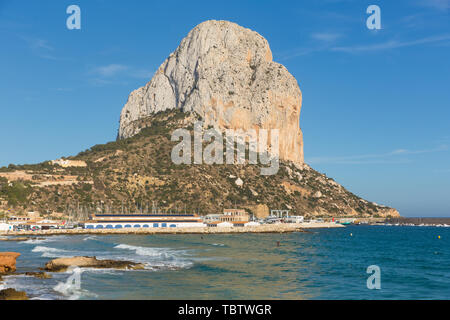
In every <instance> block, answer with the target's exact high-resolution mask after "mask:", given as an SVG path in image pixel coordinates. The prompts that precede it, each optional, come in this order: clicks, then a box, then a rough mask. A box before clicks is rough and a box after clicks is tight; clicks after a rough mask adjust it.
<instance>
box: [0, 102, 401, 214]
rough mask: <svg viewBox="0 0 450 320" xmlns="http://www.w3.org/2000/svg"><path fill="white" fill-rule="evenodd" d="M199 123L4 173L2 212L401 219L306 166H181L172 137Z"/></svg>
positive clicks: (145, 122) (158, 127)
mask: <svg viewBox="0 0 450 320" xmlns="http://www.w3.org/2000/svg"><path fill="white" fill-rule="evenodd" d="M197 118H198V116H197V115H196V114H195V113H184V112H182V111H177V110H171V111H163V112H159V113H157V114H154V115H152V116H149V117H147V118H145V119H142V120H141V122H142V124H141V125H142V128H143V129H142V130H141V131H140V133H139V134H137V135H135V136H133V137H131V138H127V139H123V140H118V141H115V142H110V143H107V144H103V145H96V146H93V147H92V148H90V149H89V150H86V151H83V152H81V153H79V154H78V155H76V156H71V157H67V158H65V159H64V160H67V161H59V162H50V161H49V162H43V163H40V164H36V165H23V166H15V165H10V166H9V167H7V168H6V167H4V168H0V199H1V200H2V205H1V208H2V209H8V208H15V211H20V210H23V211H33V210H35V211H39V212H41V213H52V212H68V211H71V210H74V209H75V208H77V210H79V211H80V210H81V211H83V212H86V213H87V212H93V211H94V210H103V211H115V212H122V210H125V212H126V211H128V210H129V211H143V212H147V211H151V210H152V208H153V207H154V206H158V207H159V210H161V211H162V210H167V211H169V212H170V211H172V212H176V211H179V212H184V211H185V210H186V211H188V212H198V213H200V214H210V213H221V212H222V210H223V209H224V208H227V207H242V208H247V209H248V210H250V211H252V212H254V213H256V212H257V211H260V212H261V211H267V210H269V208H270V209H289V210H291V214H295V215H304V216H306V217H309V216H315V217H339V216H364V217H384V216H389V215H392V216H397V215H398V212H397V211H396V210H395V209H391V208H388V207H384V206H380V205H377V204H375V203H372V202H368V201H365V200H363V199H361V198H359V197H357V196H356V195H354V194H352V193H351V192H349V191H348V190H346V189H345V188H344V187H342V186H341V185H339V184H338V183H336V182H335V181H334V180H333V179H331V178H328V177H327V176H325V175H323V174H321V173H319V172H317V171H315V170H314V169H312V168H311V167H309V166H308V165H306V164H303V165H298V164H294V163H292V162H289V161H281V162H280V169H279V171H278V173H277V174H276V175H272V176H262V175H260V167H259V165H249V164H244V165H206V164H203V165H175V164H174V163H173V162H172V160H171V151H172V148H173V146H175V145H176V144H177V142H171V141H170V138H171V134H172V132H173V131H174V130H175V129H176V128H180V127H184V128H189V129H192V123H193V120H195V119H197ZM72 165H74V166H72ZM239 179H240V180H242V184H241V183H240V182H241V181H240V180H239ZM80 208H81V209H80Z"/></svg>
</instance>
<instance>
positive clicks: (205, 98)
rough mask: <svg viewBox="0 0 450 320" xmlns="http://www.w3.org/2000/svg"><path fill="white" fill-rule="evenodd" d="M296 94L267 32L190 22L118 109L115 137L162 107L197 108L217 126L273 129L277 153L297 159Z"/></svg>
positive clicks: (137, 128) (298, 95) (131, 133)
mask: <svg viewBox="0 0 450 320" xmlns="http://www.w3.org/2000/svg"><path fill="white" fill-rule="evenodd" d="M301 105H302V93H301V91H300V88H299V86H298V83H297V81H296V80H295V78H294V77H293V76H292V75H291V74H290V73H289V72H288V71H287V69H286V68H285V67H284V66H283V65H281V64H278V63H276V62H273V61H272V52H271V50H270V47H269V44H268V42H267V40H266V39H264V38H263V37H262V36H261V35H259V34H258V33H257V32H255V31H252V30H250V29H246V28H243V27H241V26H239V25H237V24H235V23H232V22H228V21H215V20H210V21H206V22H203V23H201V24H199V25H198V26H196V27H195V28H194V29H193V30H191V31H190V32H189V34H188V35H187V36H186V37H185V38H184V39H183V40H182V41H181V44H180V45H179V47H178V48H177V49H176V50H175V52H173V53H172V54H170V56H169V57H168V58H167V59H166V61H164V63H163V64H162V65H161V66H160V67H159V69H158V71H157V72H156V74H155V75H154V77H153V78H152V79H151V81H150V82H149V83H147V84H146V85H145V86H144V87H142V88H139V89H137V90H135V91H133V92H132V93H131V94H130V96H129V98H128V102H127V103H126V105H125V106H124V108H123V110H122V113H121V116H120V127H119V133H118V139H124V138H128V137H131V136H134V135H136V134H137V133H138V132H139V131H140V130H141V129H142V126H141V125H140V123H141V122H140V121H139V120H142V119H144V118H146V117H148V116H150V115H152V114H155V113H157V112H160V111H164V110H168V109H181V110H183V111H184V112H195V113H197V114H198V115H199V116H201V117H202V119H203V120H204V125H205V126H210V125H212V126H214V127H216V128H218V129H222V130H223V129H242V130H250V129H256V130H258V129H278V130H279V133H280V134H279V145H280V153H279V154H280V159H282V160H289V161H292V162H294V163H297V164H302V163H303V137H302V132H301V130H300V127H299V119H300V110H301Z"/></svg>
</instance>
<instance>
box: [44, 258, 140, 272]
mask: <svg viewBox="0 0 450 320" xmlns="http://www.w3.org/2000/svg"><path fill="white" fill-rule="evenodd" d="M70 267H80V268H97V269H130V270H140V269H144V265H143V264H142V263H136V262H131V261H116V260H98V259H97V258H96V257H72V258H57V259H53V260H51V261H49V262H48V263H47V264H46V265H45V268H44V270H46V271H51V272H64V271H66V270H67V269H69V268H70Z"/></svg>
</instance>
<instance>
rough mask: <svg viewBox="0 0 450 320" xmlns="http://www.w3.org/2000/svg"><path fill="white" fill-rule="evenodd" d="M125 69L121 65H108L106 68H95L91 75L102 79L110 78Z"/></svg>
mask: <svg viewBox="0 0 450 320" xmlns="http://www.w3.org/2000/svg"><path fill="white" fill-rule="evenodd" d="M127 69H128V67H127V66H124V65H121V64H109V65H107V66H100V67H96V68H95V69H94V70H93V73H94V74H97V75H99V76H101V77H104V78H110V77H113V76H115V75H117V74H118V73H120V72H123V71H125V70H127Z"/></svg>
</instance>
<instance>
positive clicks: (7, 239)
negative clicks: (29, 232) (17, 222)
mask: <svg viewBox="0 0 450 320" xmlns="http://www.w3.org/2000/svg"><path fill="white" fill-rule="evenodd" d="M29 239H30V238H26V237H13V238H3V237H2V238H0V241H17V242H19V241H27V240H29Z"/></svg>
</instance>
